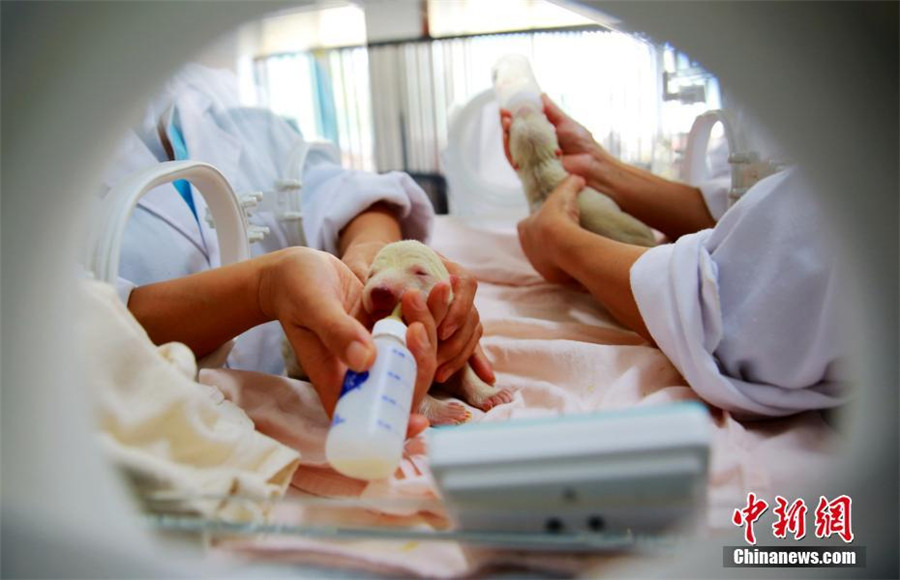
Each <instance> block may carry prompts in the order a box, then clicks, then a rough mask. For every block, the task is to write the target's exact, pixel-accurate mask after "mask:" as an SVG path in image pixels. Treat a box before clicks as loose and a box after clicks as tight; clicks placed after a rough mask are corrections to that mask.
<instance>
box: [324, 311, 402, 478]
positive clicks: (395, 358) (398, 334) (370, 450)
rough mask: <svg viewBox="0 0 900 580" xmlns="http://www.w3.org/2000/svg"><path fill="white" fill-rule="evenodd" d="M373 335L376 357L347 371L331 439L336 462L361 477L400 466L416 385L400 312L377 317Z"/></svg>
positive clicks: (328, 452)
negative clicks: (359, 368)
mask: <svg viewBox="0 0 900 580" xmlns="http://www.w3.org/2000/svg"><path fill="white" fill-rule="evenodd" d="M398 310H399V307H398ZM396 314H399V312H397V313H396ZM372 337H373V339H374V342H375V349H376V351H377V355H376V357H375V362H374V363H373V364H372V368H370V369H369V370H367V371H363V372H361V373H356V372H353V371H352V370H348V371H347V375H346V376H345V377H344V385H343V388H342V389H341V395H340V399H338V403H337V407H335V409H334V419H332V421H331V429H330V430H329V431H328V438H327V439H326V441H325V457H326V458H327V459H328V462H329V463H330V464H331V466H332V467H334V468H335V469H336V470H337V471H338V472H340V473H342V474H344V475H347V476H349V477H354V478H356V479H383V478H385V477H389V476H390V475H391V474H392V473H393V472H394V470H396V469H397V466H398V465H399V464H400V460H401V459H402V457H403V443H404V441H405V440H406V428H407V424H408V423H409V411H410V407H411V406H412V396H413V389H414V388H415V386H416V360H415V358H413V355H412V353H411V352H410V351H409V349H408V348H406V325H405V324H403V322H402V321H401V320H400V317H399V315H397V316H396V318H395V317H394V316H389V317H387V318H383V319H381V320H379V321H378V322H376V323H375V327H374V328H373V329H372Z"/></svg>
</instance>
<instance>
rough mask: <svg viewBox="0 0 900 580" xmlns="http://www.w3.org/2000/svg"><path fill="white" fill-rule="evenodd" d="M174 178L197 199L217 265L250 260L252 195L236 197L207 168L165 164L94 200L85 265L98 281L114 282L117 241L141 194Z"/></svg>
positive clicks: (118, 251) (118, 253)
mask: <svg viewBox="0 0 900 580" xmlns="http://www.w3.org/2000/svg"><path fill="white" fill-rule="evenodd" d="M179 179H185V180H187V181H189V182H191V184H192V185H194V186H195V187H196V188H197V189H198V190H199V191H200V193H201V195H203V198H204V199H205V200H206V203H207V204H208V206H209V211H210V214H211V216H212V218H213V219H214V220H215V222H216V224H217V228H216V236H217V237H218V240H219V249H220V253H221V259H222V265H226V264H234V263H236V262H240V261H243V260H246V259H248V258H249V257H250V246H249V239H248V236H249V235H250V234H249V232H251V227H250V225H249V224H248V222H247V214H246V209H247V207H251V206H253V205H255V203H256V202H257V201H258V200H257V199H256V197H255V196H253V197H249V196H246V197H245V198H244V199H241V198H239V197H238V196H237V195H236V194H235V193H234V190H232V189H231V185H229V183H228V180H227V179H225V177H224V176H223V175H222V174H221V173H220V172H219V170H217V169H216V168H215V167H213V166H212V165H209V164H208V163H200V162H196V161H168V162H165V163H160V164H159V165H156V166H153V167H151V168H149V169H146V170H144V171H141V172H139V173H137V174H135V175H133V176H132V177H130V178H128V179H125V180H123V181H122V182H121V183H120V184H118V185H117V186H115V187H113V188H112V189H110V190H109V192H107V194H106V195H105V196H104V197H103V198H102V199H101V200H100V202H99V208H98V210H99V211H98V222H97V224H95V227H94V229H93V230H92V232H93V235H92V236H91V237H90V238H89V240H88V250H87V251H88V255H87V259H86V261H85V266H86V267H87V268H88V269H89V270H90V271H91V272H92V273H93V275H94V276H95V277H96V278H97V279H99V280H103V281H106V282H109V283H110V284H115V282H116V279H117V277H118V274H119V258H120V256H121V248H122V238H123V236H124V234H125V227H126V225H127V224H128V218H129V216H130V215H131V212H132V210H133V209H134V207H135V205H136V204H137V202H138V200H139V199H140V198H141V196H143V195H144V194H145V193H147V192H148V191H150V190H151V189H153V188H154V187H157V186H159V185H162V184H164V183H170V182H174V181H177V180H179Z"/></svg>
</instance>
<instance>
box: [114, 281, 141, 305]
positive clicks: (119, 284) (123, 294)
mask: <svg viewBox="0 0 900 580" xmlns="http://www.w3.org/2000/svg"><path fill="white" fill-rule="evenodd" d="M135 288H137V285H136V284H135V283H134V282H130V281H129V280H126V279H125V278H121V277H120V278H116V294H118V295H119V300H121V301H122V304H124V305H125V306H126V307H127V306H128V299H129V298H131V293H132V292H133V291H134V289H135Z"/></svg>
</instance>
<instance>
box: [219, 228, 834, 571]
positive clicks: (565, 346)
mask: <svg viewBox="0 0 900 580" xmlns="http://www.w3.org/2000/svg"><path fill="white" fill-rule="evenodd" d="M432 246H433V247H434V248H435V249H437V250H438V251H440V252H441V253H443V254H444V255H445V256H446V257H447V258H449V259H451V260H454V261H456V262H458V263H460V264H461V265H462V266H464V267H465V268H467V269H469V271H471V272H473V273H474V274H475V275H476V277H477V278H478V280H479V288H478V295H477V298H476V306H477V307H478V310H479V313H480V315H481V320H482V323H483V325H484V331H485V333H484V339H483V341H482V345H483V347H484V349H485V352H486V353H487V355H488V357H489V359H490V360H491V362H492V363H493V365H494V369H495V371H496V374H497V385H498V386H503V387H509V388H511V389H513V390H514V391H515V397H514V400H513V402H512V403H510V404H508V405H502V406H500V407H497V408H495V409H492V410H491V411H489V412H488V413H483V412H481V411H479V410H477V409H471V411H472V415H473V417H472V421H505V420H507V419H510V418H518V417H533V416H541V415H563V414H570V413H585V412H591V411H596V410H608V409H621V408H626V407H632V406H636V405H659V404H665V403H670V402H674V401H683V400H697V397H696V395H695V394H694V393H693V392H692V391H691V389H690V388H689V387H688V386H686V384H685V382H684V380H683V379H682V378H681V376H680V375H679V374H678V372H677V371H676V370H675V368H674V367H673V366H672V365H671V363H669V361H668V360H667V359H666V357H665V356H664V355H663V354H662V353H661V352H660V351H659V350H658V349H656V348H654V347H652V346H650V345H648V344H647V343H646V342H645V341H644V340H643V339H642V338H641V337H639V336H638V335H636V334H635V333H633V332H631V331H628V330H626V329H624V328H623V327H621V326H620V325H619V324H617V323H616V322H615V321H614V320H613V319H612V318H611V317H610V315H609V314H608V313H607V312H606V311H605V310H604V309H603V308H602V307H600V306H598V305H597V304H596V303H595V302H594V300H593V299H592V298H591V296H590V295H588V294H586V293H583V292H579V291H576V290H572V289H567V288H562V287H559V286H555V285H551V284H547V283H545V282H544V281H543V279H542V278H540V276H539V275H538V274H537V273H536V272H535V271H534V270H533V269H532V268H531V266H530V265H529V263H528V261H527V260H526V259H525V257H524V255H523V254H522V252H521V249H520V247H519V244H518V240H517V238H516V234H515V229H514V227H512V226H507V227H480V228H474V227H469V226H466V225H464V224H463V223H461V222H460V221H458V220H457V219H455V218H451V217H442V218H440V219H438V222H437V227H436V231H435V235H434V239H433V241H432ZM201 381H202V382H205V383H207V384H212V385H216V386H218V387H219V388H220V389H221V390H222V391H223V393H225V395H226V396H227V397H229V398H231V399H232V400H233V401H235V402H236V403H237V404H238V405H240V406H241V407H243V408H244V409H245V410H246V411H247V413H248V414H249V415H250V417H251V418H252V419H253V420H254V421H255V423H256V426H257V429H258V430H259V431H261V432H263V433H266V434H268V435H271V436H272V437H274V438H276V439H278V440H279V441H282V442H283V443H285V444H287V445H289V446H291V447H293V448H294V449H297V450H298V451H300V453H301V456H302V459H301V466H300V468H299V469H298V470H297V472H296V473H295V475H294V478H293V483H292V491H291V494H293V495H294V496H309V495H313V496H327V497H340V496H349V497H354V498H362V499H367V498H372V499H384V498H403V499H404V502H403V505H402V506H400V507H396V508H394V509H391V508H383V507H382V508H378V509H375V508H373V509H370V510H364V509H354V510H348V511H347V512H346V513H345V514H343V515H342V516H341V517H343V518H345V519H344V520H343V521H346V522H352V523H353V524H355V525H359V524H360V523H371V524H372V525H405V526H420V527H427V528H433V527H436V526H437V527H439V526H442V525H445V524H446V520H445V516H444V514H443V511H442V509H441V508H440V503H439V501H436V498H437V496H436V490H435V487H434V485H433V482H432V480H431V477H430V475H429V472H428V465H427V460H426V454H425V443H424V439H423V438H422V437H420V438H417V439H415V440H412V441H409V442H408V443H407V447H406V454H405V457H404V460H403V462H402V465H401V466H400V469H398V472H397V474H396V475H395V476H394V477H393V478H392V479H390V480H388V481H384V482H377V483H371V484H366V483H364V482H360V481H356V480H352V479H348V478H345V477H342V476H340V475H339V474H337V473H335V472H334V471H332V470H331V469H329V468H328V466H327V464H326V462H325V460H324V453H323V448H324V438H325V434H326V430H327V427H328V420H327V417H326V415H325V413H324V411H323V410H322V407H321V405H320V404H319V402H318V400H317V398H316V395H315V394H314V392H313V391H312V389H311V387H310V386H309V385H308V384H306V383H302V382H299V381H293V380H290V379H286V378H284V377H275V376H270V375H260V374H256V373H246V372H239V371H228V370H215V371H210V370H207V371H203V373H202V374H201ZM712 416H713V419H714V423H715V434H714V443H713V449H712V458H711V468H710V479H709V501H708V518H707V521H708V525H709V529H710V530H711V531H713V532H714V531H717V530H719V531H723V530H728V529H731V530H736V528H734V527H733V525H732V524H731V515H732V512H733V511H734V509H735V508H739V507H743V506H744V504H745V502H746V494H747V492H748V491H753V492H755V493H757V494H758V495H760V496H766V497H769V498H770V499H771V498H773V497H774V495H775V494H780V495H783V496H785V497H787V496H789V495H790V494H791V490H793V489H796V488H797V486H798V485H799V484H801V483H802V481H801V480H800V477H799V476H800V474H804V475H806V476H808V477H815V475H816V474H817V473H821V472H822V471H823V470H824V469H825V468H826V467H827V464H828V463H829V459H830V457H831V454H832V451H833V447H834V446H835V442H834V436H833V433H832V430H831V429H830V428H829V427H828V425H827V424H826V423H825V422H824V421H823V420H822V418H821V416H820V415H819V414H818V413H805V414H802V415H798V416H795V417H792V418H788V419H781V420H777V421H769V422H760V423H745V424H742V423H739V422H737V421H735V420H734V419H733V418H732V417H731V416H730V415H729V414H728V413H726V412H722V411H719V410H712ZM373 505H374V504H373ZM313 512H314V510H312V508H310V507H309V506H304V505H302V504H301V503H292V502H290V501H288V502H285V503H284V504H283V505H281V506H279V507H277V508H276V510H275V519H276V520H277V521H278V522H279V523H291V524H294V525H300V524H302V523H304V522H307V523H308V522H310V521H314V518H315V514H314V513H313ZM737 537H738V536H736V538H737ZM220 548H221V550H220V552H219V554H220V555H222V554H225V553H227V554H228V555H229V556H231V555H245V556H253V557H263V558H271V559H287V560H290V561H295V562H307V563H327V564H329V565H341V566H347V567H353V568H361V569H367V570H370V571H377V572H385V573H399V574H404V575H419V576H427V577H456V576H462V575H468V574H472V573H474V572H476V571H477V570H479V569H483V568H484V567H486V566H492V565H502V564H503V563H505V562H509V561H512V562H515V564H516V565H519V566H533V567H535V568H543V569H548V570H551V571H553V572H556V573H572V572H576V571H579V570H583V569H584V567H585V566H588V565H594V564H596V563H597V560H596V559H594V558H590V559H589V558H580V559H577V558H569V557H554V558H546V557H539V556H538V557H534V558H533V559H532V558H528V557H524V556H522V555H521V554H516V555H515V556H514V557H513V556H511V555H510V554H506V553H503V552H499V551H496V550H483V549H474V548H469V547H464V546H461V545H458V544H453V543H433V542H387V541H379V540H364V541H349V542H347V541H344V542H331V541H326V540H312V539H304V538H299V537H291V536H278V537H266V538H260V539H249V540H248V539H245V540H240V541H229V542H226V543H223V544H221V545H220ZM511 558H512V559H511Z"/></svg>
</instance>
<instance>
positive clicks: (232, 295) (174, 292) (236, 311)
mask: <svg viewBox="0 0 900 580" xmlns="http://www.w3.org/2000/svg"><path fill="white" fill-rule="evenodd" d="M268 261H269V258H268V257H267V256H263V257H260V258H255V259H253V260H247V261H245V262H241V263H238V264H233V265H230V266H225V267H223V268H216V269H213V270H208V271H206V272H201V273H199V274H193V275H191V276H186V277H184V278H176V279H174V280H168V281H165V282H158V283H156V284H148V285H146V286H140V287H138V288H135V289H134V291H133V292H132V293H131V297H130V298H129V300H128V309H129V310H130V311H131V313H132V314H133V315H134V317H135V318H136V319H137V320H138V322H140V324H141V326H143V327H144V329H145V330H146V331H147V334H149V335H150V339H151V340H152V341H153V342H154V343H155V344H164V343H167V342H172V341H177V342H182V343H184V344H186V345H187V346H188V347H190V349H191V350H192V351H194V354H195V355H196V356H197V357H198V358H200V357H203V356H205V355H207V354H209V353H211V352H212V351H214V350H215V349H216V348H218V347H219V346H220V345H222V344H224V343H225V342H227V341H228V340H231V339H232V338H234V337H236V336H237V335H239V334H241V333H242V332H244V331H246V330H248V329H250V328H253V327H254V326H257V325H259V324H262V323H264V322H268V320H270V318H269V317H267V316H266V315H265V314H264V313H263V312H262V310H261V309H260V306H259V280H260V277H261V274H262V270H263V269H264V268H265V264H266V263H268Z"/></svg>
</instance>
